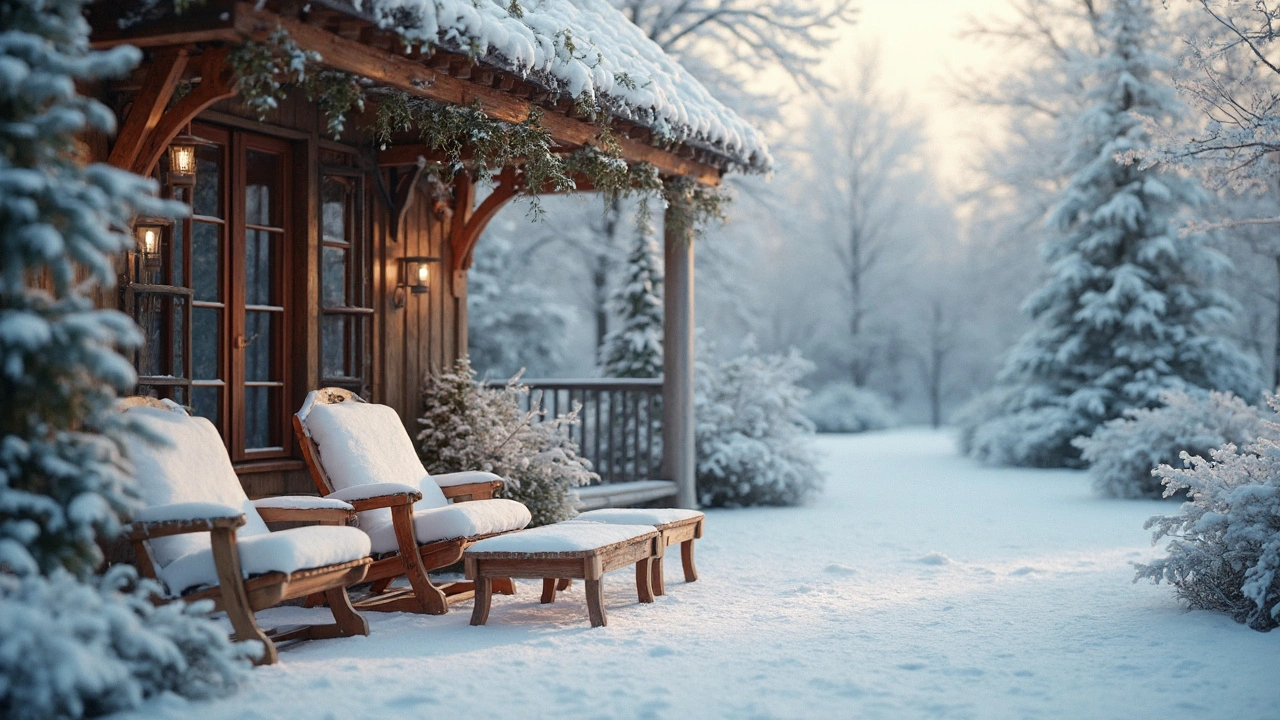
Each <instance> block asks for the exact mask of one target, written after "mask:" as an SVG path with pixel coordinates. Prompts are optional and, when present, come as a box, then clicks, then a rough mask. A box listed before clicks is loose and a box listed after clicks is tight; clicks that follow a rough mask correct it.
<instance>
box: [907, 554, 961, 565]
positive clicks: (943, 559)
mask: <svg viewBox="0 0 1280 720" xmlns="http://www.w3.org/2000/svg"><path fill="white" fill-rule="evenodd" d="M916 562H917V563H920V564H921V565H951V564H952V563H954V562H955V560H952V559H951V558H949V557H947V556H946V555H943V554H942V553H940V552H931V553H929V554H928V555H925V556H924V557H920V558H916Z"/></svg>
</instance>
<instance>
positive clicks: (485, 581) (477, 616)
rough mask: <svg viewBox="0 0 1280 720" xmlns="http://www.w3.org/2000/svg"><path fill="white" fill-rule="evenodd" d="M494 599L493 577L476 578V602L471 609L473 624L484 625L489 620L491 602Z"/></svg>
mask: <svg viewBox="0 0 1280 720" xmlns="http://www.w3.org/2000/svg"><path fill="white" fill-rule="evenodd" d="M492 600H493V579H492V578H487V577H477V578H476V604H475V607H473V608H472V609H471V624H472V625H483V624H485V623H486V622H489V604H490V602H491V601H492Z"/></svg>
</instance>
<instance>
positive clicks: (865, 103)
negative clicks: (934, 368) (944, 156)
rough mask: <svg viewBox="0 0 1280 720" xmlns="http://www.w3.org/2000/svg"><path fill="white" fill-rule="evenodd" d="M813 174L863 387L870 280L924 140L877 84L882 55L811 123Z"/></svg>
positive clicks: (865, 64)
mask: <svg viewBox="0 0 1280 720" xmlns="http://www.w3.org/2000/svg"><path fill="white" fill-rule="evenodd" d="M808 132H809V136H810V138H811V142H813V143H814V145H813V148H812V150H811V161H812V164H813V169H812V172H813V175H812V177H811V178H809V181H808V185H809V187H808V190H810V191H812V192H814V193H815V194H816V195H818V196H819V197H820V200H819V202H818V205H819V207H818V212H819V213H821V215H822V217H823V220H824V226H825V228H826V230H825V235H824V237H823V238H822V241H823V242H824V243H826V244H827V245H828V246H829V247H830V249H831V252H832V254H833V255H834V259H835V261H836V262H837V263H838V265H839V267H840V270H841V278H842V291H843V293H844V296H845V302H846V308H847V323H848V324H847V328H848V334H849V341H850V342H849V350H848V363H849V379H850V380H851V381H852V382H853V383H854V384H855V385H859V386H861V385H865V384H866V382H867V379H868V376H869V375H870V372H871V369H872V366H873V364H874V363H875V354H876V342H874V341H873V340H872V339H871V338H870V337H868V330H869V319H870V317H871V316H872V314H873V313H874V311H875V301H874V298H873V294H872V293H871V292H870V288H869V283H870V281H871V277H872V274H873V272H874V271H875V270H876V268H877V266H878V265H879V264H880V262H881V260H882V259H883V257H884V253H885V252H886V251H887V250H889V249H890V248H891V246H892V245H893V243H894V241H895V239H896V238H898V233H899V230H900V226H901V222H902V215H903V212H904V210H905V209H906V207H907V205H908V203H910V202H911V193H910V192H909V183H908V181H909V179H910V178H911V177H913V176H914V175H915V171H916V170H917V169H918V168H917V163H918V160H919V157H918V155H919V150H920V146H921V143H922V129H921V123H920V120H919V118H918V117H916V116H914V115H913V114H912V113H910V112H909V111H908V109H907V107H906V105H905V101H904V99H903V98H902V97H900V96H894V95H891V94H889V93H887V92H885V91H884V89H883V88H882V87H881V84H880V68H879V55H878V53H877V52H876V51H875V50H874V49H872V50H868V51H866V52H864V53H863V54H862V55H861V56H860V57H859V58H858V61H857V63H856V66H855V68H854V69H853V72H852V73H851V74H850V76H849V79H848V81H846V83H845V84H844V85H842V86H841V87H840V88H838V90H837V91H836V93H834V94H833V95H832V97H831V99H830V102H829V103H828V104H827V105H826V106H825V107H823V108H821V109H819V110H817V111H815V113H814V115H813V121H812V123H811V125H810V127H809V130H808Z"/></svg>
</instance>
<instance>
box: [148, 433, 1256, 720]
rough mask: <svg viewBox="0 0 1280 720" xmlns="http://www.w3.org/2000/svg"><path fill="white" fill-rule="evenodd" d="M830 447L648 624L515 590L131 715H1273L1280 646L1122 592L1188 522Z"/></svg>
mask: <svg viewBox="0 0 1280 720" xmlns="http://www.w3.org/2000/svg"><path fill="white" fill-rule="evenodd" d="M819 443H820V445H821V448H822V450H823V452H824V453H825V455H826V458H825V466H826V468H827V471H828V473H829V480H828V483H827V489H826V491H825V493H823V494H822V495H821V496H819V497H818V498H816V499H815V500H814V501H812V502H811V503H810V504H809V505H807V506H804V507H798V508H776V509H751V510H726V511H711V512H709V513H708V520H707V532H706V536H705V537H704V538H703V539H702V540H700V541H699V543H698V547H697V555H698V569H699V572H700V574H701V579H700V580H699V581H698V582H696V583H693V584H688V585H686V584H685V583H684V582H683V581H682V580H681V579H680V577H679V562H678V560H677V561H676V562H669V563H668V567H667V577H668V583H667V591H668V595H667V596H666V597H662V598H659V599H658V601H657V602H656V603H654V604H652V605H640V604H637V603H636V598H635V588H634V584H633V583H634V575H633V574H632V573H631V572H630V571H627V570H620V571H618V572H616V573H613V574H611V575H610V576H608V579H607V581H606V585H605V600H606V606H607V610H608V616H609V625H608V626H607V627H604V628H597V629H592V628H591V627H590V626H589V624H588V621H587V611H586V607H585V604H584V602H583V596H582V588H581V583H576V584H575V586H574V588H573V589H572V590H570V591H569V592H568V593H566V594H564V595H562V596H561V598H560V599H558V600H557V602H556V603H555V604H554V605H550V606H543V605H540V604H538V586H537V584H535V583H532V582H528V581H521V582H520V591H519V594H518V595H516V596H515V597H507V596H498V597H496V598H495V600H494V606H493V611H492V613H491V614H490V618H489V625H488V626H486V627H471V626H469V625H468V620H469V616H470V610H471V604H470V603H469V602H468V603H465V604H463V605H461V606H458V607H457V610H456V611H455V612H451V613H450V614H448V615H445V616H440V617H430V616H425V617H424V616H414V615H402V614H394V615H378V614H373V615H371V616H370V621H371V625H372V631H373V632H372V635H371V636H370V637H367V638H350V639H340V640H330V641H319V642H312V643H308V644H305V645H301V646H298V647H296V648H293V649H291V650H288V651H286V652H284V653H282V654H281V657H280V664H279V665H277V666H274V667H269V668H261V669H258V670H256V671H254V673H253V675H252V681H251V682H250V683H249V685H248V686H246V687H244V688H243V689H242V690H241V691H240V692H239V693H238V694H237V695H235V696H234V697H232V698H229V699H226V700H222V701H218V702H215V703H211V704H205V703H187V702H185V701H181V700H177V699H174V698H164V699H161V700H159V701H157V702H153V703H151V704H150V705H149V706H147V707H146V708H145V709H144V711H143V712H139V713H135V714H133V715H131V716H129V717H148V718H152V717H168V718H175V719H179V718H180V719H181V720H190V719H191V718H196V717H199V718H206V717H209V718H237V719H238V718H256V717H264V718H277V717H280V718H289V717H299V718H302V717H305V718H330V717H331V718H344V719H345V718H366V717H367V718H374V717H377V718H400V717H405V718H409V717H412V718H426V717H436V716H442V715H448V716H452V717H475V718H484V717H494V718H499V717H500V718H516V717H556V718H578V717H591V718H594V717H620V718H632V717H637V718H647V717H655V718H661V717H695V718H696V717H733V718H740V717H824V718H844V717H862V718H871V717H889V718H901V717H962V718H963V717H976V718H1002V717H1018V718H1022V717H1026V718H1037V717H1039V718H1135V717H1161V718H1182V717H1185V718H1210V717H1219V718H1232V719H1233V720H1236V719H1238V720H1243V719H1245V718H1276V717H1280V632H1275V633H1270V634H1262V633H1257V632H1254V631H1252V630H1249V629H1248V628H1245V627H1244V626H1242V625H1237V624H1236V623H1234V622H1232V621H1231V620H1230V619H1229V618H1227V617H1225V616H1222V615H1216V614H1211V613H1205V612H1187V611H1185V610H1184V609H1183V608H1182V607H1181V606H1180V605H1179V603H1178V601H1177V600H1176V599H1175V598H1174V594H1173V591H1172V590H1171V589H1169V588H1168V587H1165V586H1161V587H1154V586H1151V585H1149V584H1146V583H1145V582H1144V583H1142V584H1137V585H1135V584H1133V583H1132V582H1131V579H1132V577H1133V571H1132V569H1131V568H1130V563H1131V562H1133V561H1138V560H1144V559H1147V558H1150V557H1152V556H1153V554H1154V553H1155V552H1156V551H1155V550H1153V549H1152V548H1151V547H1150V543H1149V540H1148V538H1149V535H1148V533H1147V532H1146V531H1144V530H1143V529H1142V523H1143V521H1144V520H1145V519H1146V518H1147V517H1148V516H1150V515H1152V514H1154V513H1156V512H1160V511H1164V510H1172V509H1174V508H1176V505H1175V504H1165V503H1159V502H1152V501H1116V500H1102V499H1098V498H1096V497H1094V496H1093V495H1092V494H1091V493H1090V491H1089V487H1088V482H1087V480H1086V479H1085V477H1084V476H1083V475H1082V474H1081V473H1076V472H1067V471H1028V470H1001V469H991V468H987V467H982V466H980V465H977V464H976V463H973V462H971V461H969V460H965V459H962V458H960V457H958V456H957V454H956V451H955V450H954V447H953V443H952V441H951V440H950V438H949V437H948V436H946V435H945V434H940V433H936V432H931V431H927V430H899V431H893V432H884V433H873V434H866V435H861V436H835V437H823V438H821V439H820V440H819ZM316 612H323V611H312V610H304V609H301V608H281V609H277V610H272V611H269V612H267V613H264V620H265V621H266V622H267V623H276V622H291V621H296V620H297V619H298V618H299V617H303V616H312V615H313V614H314V613H316Z"/></svg>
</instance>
